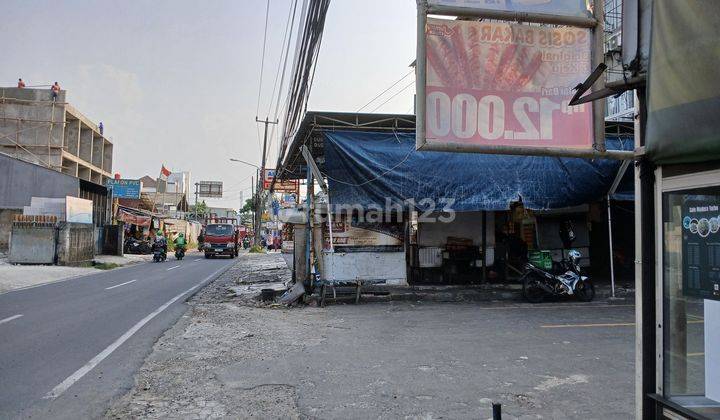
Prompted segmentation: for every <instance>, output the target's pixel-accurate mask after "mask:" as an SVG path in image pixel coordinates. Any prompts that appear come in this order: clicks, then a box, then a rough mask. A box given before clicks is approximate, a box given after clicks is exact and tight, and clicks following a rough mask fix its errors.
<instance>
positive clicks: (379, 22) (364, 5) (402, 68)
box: [0, 0, 415, 207]
mask: <svg viewBox="0 0 720 420" xmlns="http://www.w3.org/2000/svg"><path fill="white" fill-rule="evenodd" d="M299 1H300V2H302V0H299ZM265 4H266V2H265V1H264V0H213V1H197V0H193V1H189V0H173V1H169V0H153V1H150V0H137V1H132V0H128V1H109V0H98V1H77V0H65V1H37V0H5V1H3V2H2V5H0V11H2V15H3V18H2V20H1V21H0V34H1V35H2V40H3V42H2V44H3V59H2V65H0V85H2V86H14V85H15V83H16V81H17V78H18V77H22V78H23V79H24V80H25V81H26V83H27V84H28V85H36V84H50V83H52V82H54V81H58V82H59V83H60V84H61V86H62V87H63V89H67V90H68V101H69V102H70V103H72V104H73V105H74V106H75V107H76V108H78V109H79V110H80V111H81V112H82V113H84V114H85V115H86V116H88V117H89V118H90V119H92V120H93V121H96V122H98V121H103V123H104V125H105V131H106V135H107V136H108V137H111V138H112V140H113V142H114V143H115V158H114V165H113V166H114V168H113V170H114V171H115V172H120V173H121V174H122V176H123V177H129V178H137V177H140V176H142V175H145V174H150V175H151V176H157V172H158V171H159V168H160V164H161V163H163V162H164V163H165V165H166V166H168V167H169V168H171V169H173V170H190V171H191V172H192V177H193V181H198V180H201V179H202V180H221V181H223V182H224V183H225V190H226V191H227V193H226V194H225V197H224V198H223V199H222V200H214V201H213V202H212V204H214V205H224V206H232V207H237V206H238V204H239V200H238V199H239V193H240V191H241V190H245V191H244V196H245V198H248V197H249V196H250V178H249V177H250V176H251V175H254V173H255V169H254V168H252V167H249V166H245V165H241V164H236V163H232V162H229V161H228V158H229V157H237V158H240V159H244V160H249V161H252V162H259V161H260V155H261V149H260V147H261V146H260V144H259V142H258V134H257V133H258V131H257V128H256V124H255V122H254V120H255V115H256V105H257V92H258V82H259V70H260V56H261V49H262V36H263V27H264V18H265ZM290 4H291V1H290V0H271V7H270V24H269V30H268V45H267V55H266V59H265V72H264V76H263V95H262V99H261V105H260V117H261V118H262V117H264V116H265V114H267V111H268V109H269V107H270V94H271V91H272V83H273V79H274V77H275V72H276V69H277V65H278V60H279V57H280V50H281V44H282V36H283V30H284V28H285V21H286V18H287V13H288V10H289V7H290ZM293 47H294V41H293ZM291 50H292V48H291ZM291 54H292V53H291ZM414 56H415V1H414V0H333V1H332V2H331V4H330V9H329V12H328V16H327V21H326V26H325V34H324V36H323V43H322V48H321V51H320V58H319V63H318V68H317V72H316V75H315V83H314V85H313V91H312V94H311V97H310V104H309V107H308V109H310V110H329V111H355V110H356V109H358V108H359V107H360V106H362V105H364V104H365V103H366V102H368V101H369V100H370V99H372V98H373V97H374V96H375V95H376V94H378V93H380V92H381V91H382V90H383V89H385V88H386V87H387V86H389V85H390V84H391V83H393V82H394V81H396V80H397V79H399V78H400V77H402V76H403V75H405V74H406V73H407V72H408V71H409V68H408V65H409V63H410V62H411V61H412V60H413V59H414ZM291 59H292V55H291ZM288 67H290V66H288ZM289 71H290V69H288V73H289ZM411 80H412V79H411V78H407V79H406V81H407V82H409V81H411ZM405 85H406V83H405V82H403V83H400V84H399V85H398V86H396V88H395V89H394V90H393V91H392V92H391V93H390V94H392V93H394V92H395V91H397V90H400V88H402V87H403V86H405ZM413 91H414V89H413V87H410V88H408V89H406V90H405V91H404V92H402V93H401V94H399V95H398V96H397V97H396V98H394V99H393V100H391V101H389V102H388V103H387V104H385V105H384V106H382V107H381V108H379V109H378V110H377V112H397V113H407V112H408V111H411V110H412V100H413V99H412V98H413ZM283 100H284V96H283ZM379 102H382V101H379ZM379 102H378V103H379ZM372 108H373V107H370V109H372ZM273 110H274V106H273ZM366 111H367V110H366ZM271 116H272V115H271ZM277 144H278V141H277V138H276V139H274V141H273V143H272V147H271V150H270V160H269V161H270V162H274V161H275V159H276V156H277Z"/></svg>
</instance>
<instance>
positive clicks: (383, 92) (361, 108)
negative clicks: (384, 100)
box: [355, 69, 415, 112]
mask: <svg viewBox="0 0 720 420" xmlns="http://www.w3.org/2000/svg"><path fill="white" fill-rule="evenodd" d="M414 71H415V69H412V70H410V71H409V72H407V74H405V76H403V77H401V78H399V79H398V80H396V81H395V83H393V84H392V85H390V86H388V88H387V89H385V90H383V91H382V92H380V93H379V94H378V95H377V96H375V97H374V98H372V99H371V100H370V102H368V103H366V104H365V105H363V106H361V107H360V108H358V110H357V111H355V112H360V111H362V110H363V108H365V107H366V106H368V105H370V104H371V103H373V102H375V100H376V99H378V98H379V97H381V96H383V95H384V94H385V92H387V91H389V90H390V89H392V88H394V87H395V86H396V85H397V84H398V83H400V82H402V81H403V80H405V78H406V77H408V76H410V75H411V74H412V73H413V72H414Z"/></svg>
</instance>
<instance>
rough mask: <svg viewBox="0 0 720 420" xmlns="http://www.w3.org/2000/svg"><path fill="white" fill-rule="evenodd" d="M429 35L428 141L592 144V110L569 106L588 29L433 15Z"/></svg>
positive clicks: (583, 72) (586, 65)
mask: <svg viewBox="0 0 720 420" xmlns="http://www.w3.org/2000/svg"><path fill="white" fill-rule="evenodd" d="M425 33H426V39H425V43H426V51H427V52H426V56H427V59H426V60H427V61H426V66H427V67H426V83H425V96H426V99H425V101H426V103H425V137H426V138H425V140H426V141H427V142H428V143H429V144H432V143H461V144H479V145H489V146H522V147H542V148H565V149H568V148H570V149H590V148H591V147H592V145H593V111H592V105H591V104H583V105H579V106H574V107H573V106H569V105H568V103H569V100H570V98H571V97H572V88H573V87H574V86H576V85H577V84H579V83H581V82H582V81H583V80H584V79H585V77H586V76H587V75H588V74H589V73H590V71H591V54H590V53H591V44H592V42H593V39H592V36H591V32H590V30H589V29H586V28H575V27H549V26H530V25H520V24H514V23H507V22H487V21H484V22H478V21H462V20H454V21H451V20H446V19H436V18H429V19H428V20H427V25H426V30H425Z"/></svg>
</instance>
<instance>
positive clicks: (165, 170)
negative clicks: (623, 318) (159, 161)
mask: <svg viewBox="0 0 720 420" xmlns="http://www.w3.org/2000/svg"><path fill="white" fill-rule="evenodd" d="M171 173H172V172H170V170H169V169H168V168H166V167H165V165H162V168H161V169H160V179H164V180H166V179H167V177H168V176H170V174H171Z"/></svg>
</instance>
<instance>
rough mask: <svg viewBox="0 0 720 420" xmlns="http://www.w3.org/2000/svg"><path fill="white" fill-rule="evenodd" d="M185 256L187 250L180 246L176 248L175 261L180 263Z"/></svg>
mask: <svg viewBox="0 0 720 420" xmlns="http://www.w3.org/2000/svg"><path fill="white" fill-rule="evenodd" d="M184 256H185V248H183V247H180V246H178V247H176V248H175V259H176V260H178V261H180V260H182V259H183V257H184Z"/></svg>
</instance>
